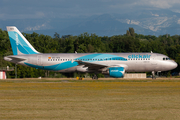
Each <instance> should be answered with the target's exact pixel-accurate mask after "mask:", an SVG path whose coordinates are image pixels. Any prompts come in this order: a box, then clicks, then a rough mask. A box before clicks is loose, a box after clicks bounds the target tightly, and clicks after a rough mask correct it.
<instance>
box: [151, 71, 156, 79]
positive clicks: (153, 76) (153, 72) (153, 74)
mask: <svg viewBox="0 0 180 120" xmlns="http://www.w3.org/2000/svg"><path fill="white" fill-rule="evenodd" d="M152 79H156V76H155V71H152Z"/></svg>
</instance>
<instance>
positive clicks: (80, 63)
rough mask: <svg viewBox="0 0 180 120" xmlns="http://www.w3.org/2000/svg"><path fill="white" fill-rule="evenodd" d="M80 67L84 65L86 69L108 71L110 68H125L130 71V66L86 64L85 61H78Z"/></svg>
mask: <svg viewBox="0 0 180 120" xmlns="http://www.w3.org/2000/svg"><path fill="white" fill-rule="evenodd" d="M76 62H78V64H79V65H84V67H88V70H94V71H99V70H103V69H105V70H107V69H108V68H110V67H124V69H128V66H127V65H125V64H115V65H107V64H100V63H94V62H85V61H76Z"/></svg>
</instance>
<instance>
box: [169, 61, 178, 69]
mask: <svg viewBox="0 0 180 120" xmlns="http://www.w3.org/2000/svg"><path fill="white" fill-rule="evenodd" d="M177 66H178V64H177V63H176V62H174V61H173V62H171V63H170V67H171V68H172V69H175V68H176V67H177Z"/></svg>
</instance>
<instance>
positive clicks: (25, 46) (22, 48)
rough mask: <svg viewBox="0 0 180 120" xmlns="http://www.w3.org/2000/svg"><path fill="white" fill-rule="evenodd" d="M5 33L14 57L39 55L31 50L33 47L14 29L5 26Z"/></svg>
mask: <svg viewBox="0 0 180 120" xmlns="http://www.w3.org/2000/svg"><path fill="white" fill-rule="evenodd" d="M7 31H8V35H9V39H10V42H11V46H12V50H13V54H14V55H21V54H38V53H39V52H38V51H36V50H35V49H34V48H33V46H32V45H31V44H30V43H29V42H28V41H27V39H26V38H25V37H24V36H23V35H22V34H21V32H20V31H19V30H18V29H17V28H16V27H14V26H7Z"/></svg>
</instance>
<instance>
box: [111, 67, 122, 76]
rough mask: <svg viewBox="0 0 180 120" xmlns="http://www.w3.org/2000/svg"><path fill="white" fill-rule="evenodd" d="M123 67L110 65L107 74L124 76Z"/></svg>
mask: <svg viewBox="0 0 180 120" xmlns="http://www.w3.org/2000/svg"><path fill="white" fill-rule="evenodd" d="M124 73H125V69H124V67H111V68H109V75H110V76H111V77H116V78H121V77H124Z"/></svg>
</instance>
